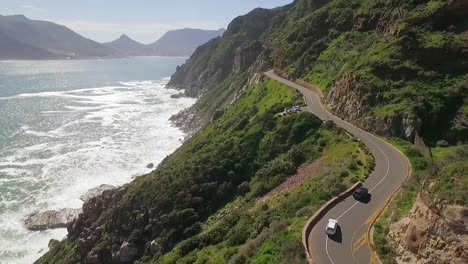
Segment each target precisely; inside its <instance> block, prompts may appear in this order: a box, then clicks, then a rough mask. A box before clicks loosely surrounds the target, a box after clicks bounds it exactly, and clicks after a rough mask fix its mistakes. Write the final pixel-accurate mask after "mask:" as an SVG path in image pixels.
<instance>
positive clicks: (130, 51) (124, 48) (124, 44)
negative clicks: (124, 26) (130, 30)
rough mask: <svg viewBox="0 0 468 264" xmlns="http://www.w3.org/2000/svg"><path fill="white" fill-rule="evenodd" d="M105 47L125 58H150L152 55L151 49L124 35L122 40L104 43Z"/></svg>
mask: <svg viewBox="0 0 468 264" xmlns="http://www.w3.org/2000/svg"><path fill="white" fill-rule="evenodd" d="M103 44H104V45H105V46H107V47H110V48H112V49H114V50H116V51H118V52H119V54H121V55H124V56H148V55H152V52H151V49H150V48H149V47H148V46H147V45H145V44H142V43H139V42H137V41H135V40H133V39H131V38H129V37H128V36H127V35H125V34H124V35H122V36H120V38H118V39H116V40H114V41H112V42H107V43H103Z"/></svg>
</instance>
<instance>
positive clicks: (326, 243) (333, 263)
mask: <svg viewBox="0 0 468 264" xmlns="http://www.w3.org/2000/svg"><path fill="white" fill-rule="evenodd" d="M325 251H326V252H327V256H328V259H329V260H330V261H331V263H332V264H335V262H334V261H333V259H332V258H331V257H330V254H329V253H328V236H326V237H325Z"/></svg>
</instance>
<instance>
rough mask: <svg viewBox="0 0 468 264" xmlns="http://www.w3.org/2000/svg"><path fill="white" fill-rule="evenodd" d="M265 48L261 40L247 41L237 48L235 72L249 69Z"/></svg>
mask: <svg viewBox="0 0 468 264" xmlns="http://www.w3.org/2000/svg"><path fill="white" fill-rule="evenodd" d="M263 50H264V48H263V44H262V43H261V42H260V41H253V42H246V43H244V44H243V45H242V46H240V47H239V48H238V49H237V50H236V56H235V57H234V66H233V72H234V73H240V72H242V71H245V70H246V69H248V68H249V67H250V66H251V65H252V64H253V63H254V62H255V60H256V59H257V57H258V55H260V53H262V51H263Z"/></svg>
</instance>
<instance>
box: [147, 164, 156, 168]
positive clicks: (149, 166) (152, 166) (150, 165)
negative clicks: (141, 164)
mask: <svg viewBox="0 0 468 264" xmlns="http://www.w3.org/2000/svg"><path fill="white" fill-rule="evenodd" d="M146 167H147V168H148V169H152V168H154V164H153V163H150V164H148V165H146Z"/></svg>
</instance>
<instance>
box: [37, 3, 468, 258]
mask: <svg viewBox="0 0 468 264" xmlns="http://www.w3.org/2000/svg"><path fill="white" fill-rule="evenodd" d="M467 14H468V8H467V2H466V1H464V0H449V1H445V0H391V1H388V0H329V1H327V0H296V1H294V3H292V4H290V5H288V6H285V7H281V8H276V9H272V10H267V9H255V10H253V11H252V12H250V13H249V14H247V15H245V16H241V17H239V18H236V19H235V20H234V21H233V22H232V23H231V24H230V25H229V27H228V29H227V30H226V32H225V33H224V35H223V37H221V38H216V39H213V40H211V41H209V42H208V43H206V44H204V45H202V46H200V47H199V48H197V50H196V51H195V53H194V54H193V55H192V56H191V57H190V59H189V60H188V61H187V63H186V64H185V65H183V66H181V67H179V68H178V69H177V72H176V73H175V74H174V75H173V76H172V78H171V82H170V85H172V86H174V87H177V88H180V89H185V90H186V94H187V95H189V96H198V97H199V100H198V102H197V103H196V105H195V106H194V107H192V108H191V109H189V110H187V111H184V112H182V113H181V114H179V115H178V116H176V117H174V121H175V122H176V123H177V124H179V125H181V126H184V127H185V128H186V129H187V130H189V129H192V130H193V129H194V130H195V131H197V130H198V131H199V132H198V133H196V134H195V135H193V137H191V138H190V139H189V140H188V141H187V142H186V143H185V144H184V145H183V146H182V147H181V148H180V149H179V150H177V151H176V152H175V153H174V154H173V155H171V156H170V157H168V158H167V159H166V160H165V161H164V162H163V163H162V164H161V165H160V166H159V167H158V169H157V170H156V171H155V172H153V173H151V174H149V175H146V176H142V177H140V178H137V179H136V180H135V181H134V182H132V183H130V184H129V185H127V186H124V187H122V188H120V189H118V190H116V191H110V192H106V193H104V194H103V195H102V196H100V197H97V198H95V199H94V200H92V201H90V202H88V203H86V204H85V206H84V208H83V209H84V210H83V211H84V214H83V215H81V216H80V217H79V218H78V219H77V220H76V221H74V222H73V223H72V224H70V225H69V227H68V232H69V235H68V238H67V239H66V240H64V241H62V242H61V243H60V244H59V245H58V246H57V247H55V248H54V249H53V250H52V251H51V252H49V253H48V254H46V255H45V256H44V257H43V258H41V259H40V260H39V261H38V263H77V262H79V261H80V260H81V261H83V262H86V263H131V262H133V261H134V260H136V259H138V260H139V263H148V262H152V263H226V262H227V261H229V263H249V262H253V263H304V261H305V259H304V256H303V251H302V250H301V248H300V242H298V241H300V240H299V239H300V238H299V236H300V229H301V225H302V224H303V223H304V222H305V219H306V218H307V216H310V215H312V214H313V213H314V212H315V211H316V210H317V208H319V207H320V205H321V204H323V203H324V202H325V201H327V200H328V199H329V198H331V197H332V196H333V195H335V194H337V193H339V192H340V191H341V190H343V188H346V186H348V185H349V184H350V183H352V182H355V181H356V180H359V179H362V178H363V177H365V176H366V174H367V173H368V171H369V170H370V169H371V168H372V162H371V161H369V160H370V159H369V157H368V155H367V154H366V150H365V149H363V148H362V147H360V145H359V143H358V142H355V141H353V140H352V139H350V138H349V137H348V136H347V135H346V134H343V132H342V131H341V132H340V130H337V129H336V128H335V127H334V126H333V124H332V123H327V124H322V123H321V122H320V121H319V120H317V118H316V117H314V116H311V115H309V114H306V113H303V114H300V115H296V116H286V117H284V116H283V117H282V116H279V115H277V114H279V113H280V112H281V111H282V110H283V108H284V107H285V106H287V105H291V104H297V103H298V101H297V100H298V97H297V95H294V94H293V93H292V92H291V91H289V90H287V89H286V88H285V87H282V86H281V85H279V84H277V83H274V82H267V81H264V80H262V78H261V74H262V73H263V72H264V71H266V70H267V69H270V68H276V70H277V71H278V72H282V73H283V75H285V76H287V77H289V78H291V79H301V80H302V81H303V82H309V83H311V84H315V85H317V86H319V87H320V88H321V89H322V90H323V92H324V93H325V94H326V96H325V99H324V100H325V101H326V103H328V105H329V107H330V109H331V110H332V111H334V113H335V114H337V115H340V116H341V117H343V118H344V119H346V120H348V121H351V122H353V123H355V124H357V125H358V126H361V127H363V128H365V129H368V130H370V131H373V132H376V133H379V134H381V135H385V136H396V137H401V138H404V139H407V140H410V141H413V140H414V138H416V133H417V134H419V135H422V136H423V137H424V138H425V139H426V141H427V142H428V143H429V144H434V145H435V143H436V142H437V141H439V145H449V144H455V143H463V142H467V140H468V135H467V126H468V124H467V123H468V122H467V120H468V111H467V103H468V98H467V90H468V89H467V85H468V83H467V73H468V68H467V66H468V65H467V61H468V60H467V59H466V58H467V57H466V56H468V53H467V51H468V39H467V30H468V28H467V27H468V16H467ZM200 129H201V130H200ZM441 140H446V141H448V142H445V141H441ZM404 142H405V144H408V145H411V144H410V143H408V142H407V141H404ZM441 143H445V144H441ZM411 146H412V145H411ZM412 148H414V147H412ZM327 153H328V154H327ZM405 153H406V154H407V155H408V156H410V158H412V159H413V157H415V158H414V159H413V160H412V161H413V162H412V164H413V169H414V170H415V171H417V172H418V173H417V174H416V173H415V175H414V176H415V178H414V179H413V180H411V182H410V183H408V186H411V188H413V189H411V194H414V191H415V190H419V188H421V189H423V190H428V191H431V195H432V197H433V198H432V199H434V201H437V203H439V204H444V203H445V202H441V200H445V201H446V203H458V202H457V201H458V200H459V199H456V200H451V199H450V198H447V197H450V195H449V194H450V193H452V192H453V193H456V194H457V195H460V193H462V192H460V190H464V189H466V188H464V189H463V187H466V184H465V183H466V173H465V174H460V170H459V169H458V168H457V167H458V163H453V164H455V165H447V166H448V169H447V171H446V172H443V173H441V174H438V173H428V174H419V171H430V170H431V167H430V166H428V165H429V163H428V161H426V159H425V158H424V157H422V156H421V155H420V154H419V153H418V152H417V151H416V150H414V149H411V151H408V152H405ZM319 157H323V159H324V160H325V163H324V164H325V167H323V170H321V171H320V173H319V174H317V178H316V179H312V180H310V181H307V180H306V181H304V182H303V183H302V184H300V185H298V186H295V187H291V189H288V190H287V191H286V192H283V193H279V194H272V195H273V197H274V198H271V196H269V195H266V196H263V195H265V194H268V192H269V191H270V190H272V189H274V188H275V186H277V185H279V184H281V183H282V182H284V181H285V180H286V179H287V177H288V176H291V175H293V174H295V173H296V170H298V166H299V164H304V165H308V162H312V161H318V160H319ZM335 158H336V159H335ZM457 162H458V161H457ZM451 164H452V163H451ZM452 166H455V168H453V167H452ZM299 170H300V168H299ZM438 175H441V177H443V178H441V180H440V179H439V177H438ZM413 181H414V183H413V184H414V185H412V182H413ZM427 182H434V184H433V185H430V186H431V188H428V186H426V185H422V184H421V183H427ZM415 186H417V188H415ZM296 188H297V189H296ZM405 188H406V187H405ZM404 194H406V193H405V192H404ZM270 195H271V194H270ZM436 197H437V198H436ZM463 197H464V196H463ZM437 199H441V200H437ZM413 201H414V200H412V199H407V200H405V204H404V205H405V207H407V204H410V205H411V204H412V202H413ZM307 205H309V206H310V207H308V206H307ZM400 209H401V208H398V207H397V209H396V210H395V212H390V214H391V215H393V213H395V214H397V213H399V210H400ZM376 231H377V233H379V232H380V233H379V234H381V236H383V237H386V238H387V233H388V230H385V228H382V230H381V231H379V230H376ZM376 241H377V240H376ZM380 241H382V240H380ZM298 243H299V246H298ZM383 245H384V246H386V245H388V243H387V244H383ZM384 250H386V252H389V251H391V250H393V249H391V248H389V247H385V248H384Z"/></svg>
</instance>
